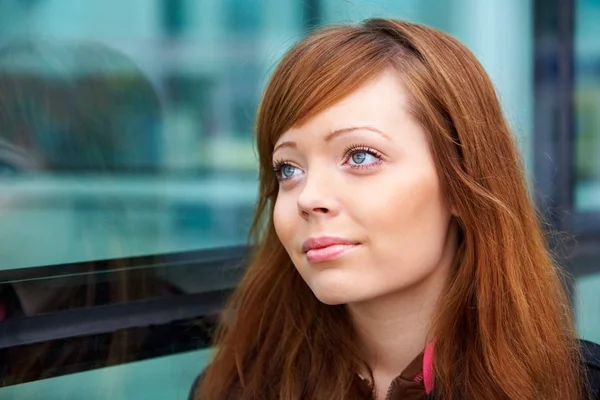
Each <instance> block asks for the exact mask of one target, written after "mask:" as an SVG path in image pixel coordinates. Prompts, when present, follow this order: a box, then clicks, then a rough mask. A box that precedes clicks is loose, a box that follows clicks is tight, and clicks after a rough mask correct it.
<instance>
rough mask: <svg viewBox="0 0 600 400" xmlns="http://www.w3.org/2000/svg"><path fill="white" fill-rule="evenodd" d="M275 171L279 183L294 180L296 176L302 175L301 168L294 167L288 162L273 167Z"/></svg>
mask: <svg viewBox="0 0 600 400" xmlns="http://www.w3.org/2000/svg"><path fill="white" fill-rule="evenodd" d="M273 171H274V172H275V176H276V177H277V179H278V180H279V181H284V180H286V179H290V178H293V177H294V176H295V175H298V174H300V173H302V170H300V168H297V167H294V166H293V165H291V164H288V163H286V162H279V163H276V164H275V166H274V167H273Z"/></svg>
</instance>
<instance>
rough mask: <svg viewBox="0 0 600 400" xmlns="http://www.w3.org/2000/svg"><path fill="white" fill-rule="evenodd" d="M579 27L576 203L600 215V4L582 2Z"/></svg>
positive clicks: (578, 9)
mask: <svg viewBox="0 0 600 400" xmlns="http://www.w3.org/2000/svg"><path fill="white" fill-rule="evenodd" d="M575 18H576V25H575V39H574V40H575V55H574V56H575V124H576V130H575V174H576V176H575V179H576V181H575V199H574V203H575V204H574V207H575V209H576V210H577V211H582V212H592V211H595V212H600V40H599V38H600V1H598V0H578V1H577V2H576V13H575Z"/></svg>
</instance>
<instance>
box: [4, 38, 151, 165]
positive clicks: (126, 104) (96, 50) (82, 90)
mask: <svg viewBox="0 0 600 400" xmlns="http://www.w3.org/2000/svg"><path fill="white" fill-rule="evenodd" d="M159 123H160V105H159V100H158V97H157V95H156V93H155V91H154V89H153V87H152V85H151V84H150V82H149V81H148V80H147V79H146V78H145V77H144V76H143V75H142V74H141V72H140V71H139V69H138V68H137V67H136V66H135V65H134V64H133V63H132V62H131V61H130V60H128V59H127V58H126V57H125V56H123V55H122V54H120V53H117V52H116V51H114V50H112V49H109V48H107V47H105V46H103V45H99V44H88V43H84V44H81V43H76V44H72V43H71V44H65V45H62V46H61V45H55V44H46V43H36V42H29V41H28V42H19V43H14V44H10V45H8V46H5V47H4V48H2V49H0V125H1V126H2V127H3V128H2V137H3V138H5V139H7V140H8V141H10V142H12V143H15V144H17V145H19V146H20V147H23V148H26V149H28V150H30V151H31V152H32V154H35V155H37V156H40V157H42V158H43V161H44V164H45V165H46V166H47V167H48V168H49V169H52V170H62V171H71V172H73V171H96V172H110V171H121V172H122V171H124V170H150V171H152V170H155V169H156V168H157V166H158V156H157V142H158V124H159Z"/></svg>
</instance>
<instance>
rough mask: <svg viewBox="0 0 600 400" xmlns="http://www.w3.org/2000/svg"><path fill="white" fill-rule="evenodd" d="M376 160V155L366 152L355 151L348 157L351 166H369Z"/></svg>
mask: <svg viewBox="0 0 600 400" xmlns="http://www.w3.org/2000/svg"><path fill="white" fill-rule="evenodd" d="M378 160H379V158H377V156H376V155H374V154H372V153H371V152H369V151H367V150H357V151H354V152H353V153H352V154H351V155H350V161H351V165H370V164H373V163H376V162H377V161H378ZM352 163H354V164H352Z"/></svg>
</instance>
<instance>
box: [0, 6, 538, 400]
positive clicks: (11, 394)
mask: <svg viewBox="0 0 600 400" xmlns="http://www.w3.org/2000/svg"><path fill="white" fill-rule="evenodd" d="M530 8H531V2H530V1H523V0H496V1H488V2H481V1H479V0H450V1H445V0H444V1H442V0H439V1H438V0H382V1H367V0H365V1H362V0H361V1H352V2H346V1H338V0H283V1H279V0H261V1H244V0H227V1H221V0H203V1H196V0H127V1H123V0H85V1H82V0H36V1H18V0H8V1H2V2H0V185H2V189H3V190H2V195H1V196H0V216H1V218H2V219H1V220H0V222H1V223H0V234H1V235H2V240H1V241H0V257H1V258H0V260H1V261H2V265H1V266H0V321H2V324H0V365H2V368H0V375H1V377H2V380H1V382H3V384H2V386H4V387H0V398H9V399H11V398H18V399H24V400H28V399H38V398H40V397H41V396H44V398H56V399H59V398H60V399H73V400H75V399H80V398H83V397H85V398H86V399H112V398H126V399H144V400H145V399H164V398H169V399H185V398H186V396H187V393H188V389H189V388H190V386H191V383H192V381H193V379H194V377H195V376H196V375H197V374H198V373H199V372H200V370H201V369H202V368H203V366H204V365H205V364H206V362H207V357H208V354H209V353H208V352H209V350H207V349H206V347H207V346H208V343H209V339H210V335H211V334H212V327H213V326H214V314H215V312H216V311H217V310H218V307H219V306H220V304H221V303H222V300H223V299H224V298H225V296H226V295H227V293H228V290H230V289H231V288H232V287H233V286H234V285H235V283H236V282H237V279H239V276H240V273H241V269H240V268H237V267H238V266H239V265H242V260H244V258H245V255H246V254H245V251H244V249H243V248H242V247H240V245H243V244H244V243H245V240H246V234H247V230H248V227H249V224H250V221H251V216H252V215H251V214H252V210H253V207H254V204H255V199H256V191H257V185H256V183H257V170H256V168H257V163H256V159H255V152H254V148H253V142H252V127H253V123H254V114H255V110H256V107H257V105H258V101H259V97H260V91H261V89H262V88H263V86H264V84H265V82H266V80H267V78H268V76H269V72H270V71H271V69H272V68H273V66H274V65H275V63H276V61H277V60H278V59H279V58H280V57H281V56H282V54H283V53H284V52H285V51H286V50H287V48H289V47H290V46H291V45H292V44H293V43H294V42H296V41H297V40H298V39H299V38H301V37H302V36H303V35H305V34H306V33H307V32H308V31H310V30H311V29H313V28H314V27H315V26H318V25H322V24H328V23H335V22H356V21H359V20H361V19H364V18H367V17H373V16H381V17H392V18H401V19H409V20H412V21H417V22H424V23H427V24H430V25H433V26H435V27H438V28H440V29H442V30H446V31H448V32H449V33H451V34H454V35H456V36H457V37H458V38H459V39H461V40H463V41H464V42H465V43H466V44H467V45H468V46H469V47H470V48H471V49H472V50H473V51H474V53H475V54H476V55H477V56H478V57H479V59H480V60H481V61H482V62H483V64H484V66H485V67H486V68H487V69H488V71H489V72H490V74H491V76H492V79H493V80H494V82H495V84H496V86H497V88H498V92H499V95H500V98H501V101H502V103H503V105H504V107H505V108H506V110H507V113H508V115H509V118H510V122H511V123H512V124H513V127H514V130H515V132H516V134H517V135H518V137H519V139H520V144H521V148H522V150H523V153H524V155H525V157H526V160H528V159H529V158H530V156H529V152H530V148H531V146H530V144H529V140H530V137H531V133H530V131H531V128H532V127H531V125H532V122H531V120H532V117H531V112H532V103H533V98H532V81H531V75H532V34H531V11H530ZM507 27H510V29H507ZM50 396H55V397H50Z"/></svg>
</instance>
